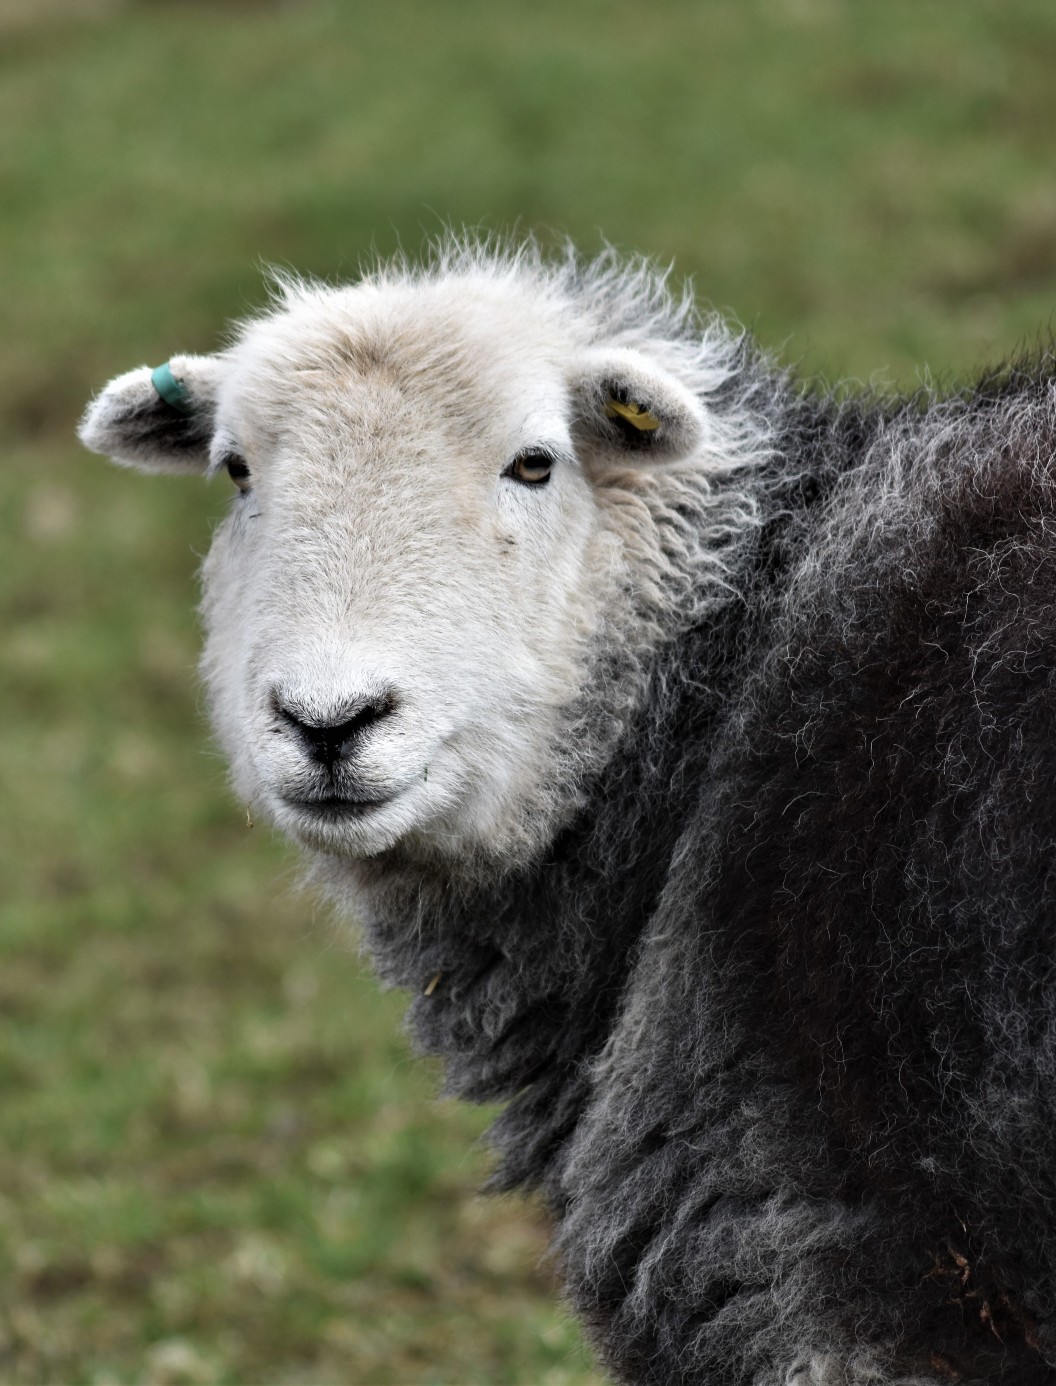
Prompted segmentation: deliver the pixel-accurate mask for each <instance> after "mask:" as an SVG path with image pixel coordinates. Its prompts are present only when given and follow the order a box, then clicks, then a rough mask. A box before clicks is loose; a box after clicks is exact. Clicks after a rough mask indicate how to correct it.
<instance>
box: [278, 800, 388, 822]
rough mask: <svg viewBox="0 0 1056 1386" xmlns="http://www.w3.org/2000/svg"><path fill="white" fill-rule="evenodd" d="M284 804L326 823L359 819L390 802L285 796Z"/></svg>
mask: <svg viewBox="0 0 1056 1386" xmlns="http://www.w3.org/2000/svg"><path fill="white" fill-rule="evenodd" d="M283 802H284V803H286V804H287V805H288V806H289V807H290V808H292V809H295V810H296V811H297V812H298V813H302V814H307V815H308V816H309V817H311V818H317V819H322V820H323V821H324V822H327V821H335V820H337V819H339V818H358V817H361V816H362V815H363V814H366V813H369V812H370V811H371V810H372V809H377V808H381V806H382V805H383V804H387V803H388V802H389V800H388V798H387V797H378V798H373V799H353V798H346V797H345V796H344V795H342V794H319V795H310V796H308V797H306V798H294V797H293V796H292V795H284V796H283Z"/></svg>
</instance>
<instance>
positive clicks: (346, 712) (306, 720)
mask: <svg viewBox="0 0 1056 1386" xmlns="http://www.w3.org/2000/svg"><path fill="white" fill-rule="evenodd" d="M271 701H272V707H273V708H274V709H275V712H276V714H277V715H278V717H279V719H280V721H282V722H284V723H285V724H286V726H288V727H291V728H292V729H293V731H295V732H296V733H297V736H298V738H299V739H300V742H301V744H302V745H303V747H304V749H305V750H306V751H307V752H308V754H309V755H310V756H311V758H312V760H314V761H317V762H318V763H319V764H320V765H325V766H326V768H327V769H328V770H332V769H333V767H334V766H335V765H336V764H337V763H338V761H340V760H347V759H348V758H349V757H350V756H351V755H352V754H353V750H354V747H355V743H356V741H357V740H358V738H359V737H360V735H361V734H362V733H363V732H364V731H366V729H367V728H368V727H370V726H373V725H374V723H375V722H377V721H379V720H380V719H381V718H382V717H386V716H388V714H389V713H390V712H392V710H393V709H394V708H395V706H396V700H395V698H394V697H393V696H392V694H391V693H387V692H386V693H381V694H373V693H372V694H370V695H369V696H368V697H364V698H356V699H352V700H346V701H345V702H343V703H341V704H340V705H339V706H337V707H335V708H334V709H333V710H332V712H330V713H329V714H328V713H325V712H324V713H320V711H319V710H318V709H317V708H314V707H312V708H308V707H306V706H305V705H304V704H303V703H301V702H299V701H298V700H297V699H295V698H292V697H290V696H284V695H283V694H282V693H280V692H278V691H277V690H276V692H274V693H273V694H272V700H271Z"/></svg>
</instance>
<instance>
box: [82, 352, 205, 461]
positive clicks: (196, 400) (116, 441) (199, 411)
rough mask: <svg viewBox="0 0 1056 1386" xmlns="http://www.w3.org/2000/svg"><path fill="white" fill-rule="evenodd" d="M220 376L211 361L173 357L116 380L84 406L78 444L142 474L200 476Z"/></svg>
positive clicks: (188, 357)
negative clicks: (153, 366) (160, 363)
mask: <svg viewBox="0 0 1056 1386" xmlns="http://www.w3.org/2000/svg"><path fill="white" fill-rule="evenodd" d="M220 373H221V363H220V359H219V358H218V357H216V356H174V357H173V358H172V360H171V361H168V362H166V363H165V365H164V366H157V367H155V368H154V369H153V370H151V368H150V367H149V366H140V367H139V368H138V369H137V370H134V371H128V372H127V373H126V374H125V375H119V376H118V377H117V378H116V380H111V382H110V384H109V385H108V386H107V387H106V389H105V390H103V392H102V394H100V395H97V396H96V398H95V399H94V400H93V401H92V402H91V404H90V405H89V406H88V409H87V411H86V412H85V415H84V418H83V419H82V420H81V426H80V429H79V430H78V432H79V434H80V439H81V442H82V443H83V444H84V445H85V447H86V448H90V449H91V450H92V452H101V453H102V454H103V455H104V456H105V457H110V458H112V459H113V460H114V461H115V462H119V463H121V465H122V466H125V467H136V468H138V470H139V471H142V472H171V473H175V474H177V475H186V474H187V473H188V472H204V471H205V470H206V468H207V467H208V465H209V444H210V443H211V441H212V437H213V425H214V418H215V414H216V397H217V392H218V390H219V386H220Z"/></svg>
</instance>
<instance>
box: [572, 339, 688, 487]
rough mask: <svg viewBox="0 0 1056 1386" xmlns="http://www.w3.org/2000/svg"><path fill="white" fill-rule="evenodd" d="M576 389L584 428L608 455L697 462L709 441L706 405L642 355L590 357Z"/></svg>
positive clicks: (617, 352) (596, 354) (598, 353)
mask: <svg viewBox="0 0 1056 1386" xmlns="http://www.w3.org/2000/svg"><path fill="white" fill-rule="evenodd" d="M570 384H571V386H572V392H573V395H574V397H575V399H576V401H577V406H578V407H577V423H578V428H579V430H580V431H581V433H582V434H583V435H584V438H585V440H586V441H588V442H589V443H590V444H591V445H592V447H593V448H594V449H600V450H601V451H602V453H603V454H606V453H607V454H608V455H609V456H615V457H620V456H623V457H625V458H626V460H628V461H633V462H644V461H656V462H674V461H678V460H679V459H680V458H684V457H689V456H691V455H692V454H693V453H694V452H696V451H697V450H698V449H699V448H700V446H701V444H702V443H703V441H704V438H705V436H706V432H707V421H706V418H705V415H704V410H703V408H702V407H701V405H700V401H699V400H698V399H697V398H696V396H695V395H694V394H693V393H692V391H690V390H688V389H687V388H686V387H685V386H684V385H683V384H681V382H679V381H678V380H676V379H675V378H674V377H673V376H672V375H671V374H670V373H669V372H667V371H665V370H664V369H663V367H661V366H658V365H656V364H655V363H654V362H652V361H650V360H649V358H648V357H646V356H644V355H642V353H640V352H637V351H632V350H630V349H622V350H613V351H602V350H598V351H593V352H590V353H589V354H588V355H587V356H586V357H585V358H584V359H583V360H582V361H581V362H580V363H579V365H578V367H577V369H576V371H575V372H574V374H573V376H572V379H571V381H570Z"/></svg>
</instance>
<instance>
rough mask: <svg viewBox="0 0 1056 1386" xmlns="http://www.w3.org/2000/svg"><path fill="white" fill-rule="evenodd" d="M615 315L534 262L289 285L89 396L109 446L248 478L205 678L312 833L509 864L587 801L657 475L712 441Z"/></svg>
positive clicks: (244, 753)
mask: <svg viewBox="0 0 1056 1386" xmlns="http://www.w3.org/2000/svg"><path fill="white" fill-rule="evenodd" d="M595 327H596V325H594V324H592V323H591V322H590V320H589V318H586V317H584V315H583V314H581V313H580V314H577V313H576V312H575V311H572V309H571V307H570V305H569V304H568V303H567V302H566V301H565V300H564V299H563V297H562V295H561V293H560V292H558V291H557V290H556V289H553V288H551V290H550V291H548V292H540V287H539V284H538V283H534V284H533V283H530V282H529V283H528V284H525V283H524V282H522V280H521V278H519V277H518V274H517V273H516V272H514V271H510V272H509V273H506V274H503V273H498V272H496V271H495V270H491V271H490V272H479V273H472V272H466V273H462V274H461V275H459V274H450V275H443V274H439V275H435V276H432V277H429V276H425V277H417V278H416V277H411V276H406V275H404V276H395V277H393V276H390V277H388V278H386V277H384V276H382V277H379V278H377V279H374V280H369V281H366V282H364V283H362V284H360V285H357V286H355V287H351V288H346V289H327V288H321V287H312V286H302V285H292V286H290V287H288V288H287V290H286V292H285V294H284V297H283V299H282V301H281V302H280V304H279V305H278V306H277V307H276V309H275V310H274V311H273V312H272V313H270V314H269V315H267V316H264V317H262V318H259V319H256V320H254V321H252V322H250V323H249V324H247V325H246V326H244V327H243V328H242V329H241V330H240V332H239V334H238V337H237V340H236V341H235V343H234V345H233V346H231V347H230V348H229V349H228V350H226V351H224V352H221V353H219V354H218V355H215V356H207V357H192V356H177V357H175V358H173V360H172V362H171V363H170V369H171V374H172V379H173V380H174V381H175V382H176V387H175V389H173V388H172V386H171V382H170V383H169V384H167V383H166V378H165V377H157V376H155V377H154V379H152V373H151V371H150V370H149V369H147V368H142V369H139V370H136V371H132V372H130V373H129V374H127V375H123V376H120V377H119V378H118V379H116V380H114V381H113V382H112V383H111V384H110V385H109V386H108V387H107V389H106V390H105V391H104V392H103V393H102V394H101V395H100V396H99V398H98V399H97V400H96V401H95V402H94V403H93V404H92V406H91V407H90V409H89V411H88V414H87V416H86V418H85V422H84V424H83V427H82V438H83V440H84V441H85V443H86V444H87V445H88V447H90V448H92V449H93V450H95V451H98V452H102V453H106V454H108V455H109V456H111V457H113V458H114V459H115V460H117V461H119V462H122V463H125V464H127V465H130V466H133V467H137V468H139V469H141V470H143V471H148V472H149V471H168V472H174V471H175V472H185V471H186V472H190V471H199V472H218V473H225V472H226V474H227V475H228V476H229V477H230V478H231V480H232V481H233V483H234V486H235V488H236V489H235V493H234V495H233V498H232V504H231V509H230V513H229V514H228V515H227V517H226V519H225V520H224V521H223V523H222V524H221V525H220V527H219V528H218V530H217V532H216V535H215V537H214V540H213V545H212V549H211V552H210V553H209V556H208V558H207V560H206V563H205V565H204V589H205V598H204V614H205V624H206V629H207V642H206V648H205V655H204V661H203V670H204V676H205V682H206V685H207V688H208V692H209V698H210V705H211V711H212V716H213V720H214V724H215V727H216V730H217V733H218V735H219V738H220V740H221V742H222V744H223V747H224V749H225V750H226V752H227V754H228V756H229V757H230V761H231V764H232V767H233V773H234V781H235V787H236V790H237V791H238V793H239V794H240V795H242V796H243V797H244V798H245V799H246V800H247V801H249V802H251V803H253V804H254V805H255V806H257V807H258V808H260V809H263V810H264V811H265V812H266V813H267V814H268V815H269V816H270V817H271V818H272V819H273V820H274V821H275V822H276V823H277V824H278V825H279V826H280V827H281V828H282V829H283V830H284V831H285V832H287V833H288V834H289V835H291V836H292V837H293V838H295V839H296V840H298V841H299V842H300V843H302V844H303V845H306V846H308V847H310V848H313V849H316V850H319V851H321V852H323V853H326V854H328V855H331V856H338V857H344V858H349V859H360V858H366V857H373V856H377V855H378V854H381V853H386V852H389V851H392V850H394V849H396V850H399V851H400V852H402V853H404V854H409V855H410V856H411V857H412V858H423V857H426V856H429V857H432V858H436V857H437V856H441V857H444V858H447V859H450V858H471V857H475V858H478V859H479V857H480V856H481V854H483V855H484V856H485V857H486V858H489V859H491V860H496V859H498V860H500V861H503V860H504V861H507V862H509V861H511V860H515V859H518V858H521V857H523V856H524V855H525V854H528V853H531V852H532V851H535V850H538V849H539V848H540V846H541V845H542V844H543V843H545V841H546V840H547V838H548V837H549V836H551V835H552V833H553V831H554V829H555V826H556V825H557V823H558V822H559V821H560V820H561V818H562V816H567V814H568V813H569V812H570V811H571V810H572V808H573V807H574V803H575V798H576V783H577V780H581V779H582V771H583V767H584V765H585V764H586V763H587V762H588V761H589V757H590V755H591V754H593V753H594V752H592V750H591V746H590V743H591V733H590V729H589V726H588V723H589V718H586V717H584V715H583V711H582V708H583V700H584V695H585V693H587V692H589V686H590V681H591V678H592V674H593V671H594V670H595V669H596V666H595V664H594V652H595V650H596V648H597V644H598V639H599V637H600V636H601V634H602V632H603V631H605V630H608V632H609V635H608V637H607V638H608V639H609V640H613V639H627V640H631V634H630V632H626V631H624V632H622V633H621V631H620V629H619V627H620V622H621V620H622V619H623V618H622V617H621V616H620V614H619V613H620V611H621V610H623V609H624V608H626V609H627V610H630V609H631V608H632V607H633V608H634V609H635V610H637V611H638V613H639V614H638V617H636V619H637V620H638V624H639V625H640V626H643V625H644V626H650V620H649V619H646V618H644V617H642V616H641V612H642V611H643V610H645V608H646V607H647V606H648V603H644V605H643V602H642V601H641V600H639V598H640V596H641V591H644V590H645V589H647V588H655V589H656V590H659V588H660V587H662V586H663V575H664V571H665V569H666V568H671V567H672V558H671V552H670V551H671V550H672V545H673V544H674V540H672V539H671V535H672V534H674V533H675V530H674V529H672V530H671V531H670V533H669V535H668V538H667V540H665V539H664V535H663V522H662V519H661V520H658V515H659V514H660V513H661V512H663V510H664V506H665V505H666V506H668V509H669V510H670V514H671V515H672V516H674V515H675V511H676V510H677V508H678V504H679V498H678V496H677V495H676V496H675V498H674V500H672V498H671V495H670V494H669V493H668V492H665V491H664V490H663V487H660V488H659V489H655V477H656V476H658V475H660V474H662V473H664V472H668V473H671V474H672V475H673V476H675V478H676V482H677V486H681V487H682V489H683V491H684V492H685V494H689V492H688V491H687V490H686V487H687V486H688V485H689V482H688V481H687V477H691V476H693V477H697V480H698V481H699V477H700V475H703V474H704V473H706V472H708V470H709V468H708V465H707V459H708V457H709V456H710V457H711V458H712V459H713V462H714V459H715V457H716V455H717V454H716V448H715V437H714V436H713V434H714V429H713V428H712V427H711V425H710V424H709V419H708V415H707V412H706V410H705V408H704V407H702V404H701V402H700V400H699V399H698V397H697V393H696V392H695V391H694V390H693V389H690V388H687V386H686V384H685V383H682V382H681V381H680V380H679V378H678V376H677V374H676V373H674V372H673V371H672V370H671V369H670V362H665V361H664V359H663V357H662V356H661V357H660V358H659V359H657V358H656V357H655V356H651V355H650V354H649V352H648V351H645V352H643V351H641V350H635V349H631V348H629V347H627V346H626V345H621V344H620V343H619V342H618V341H617V342H615V343H611V342H610V343H608V344H606V343H605V342H604V341H600V342H599V340H598V336H597V332H596V330H595ZM698 349H699V348H698ZM718 374H721V373H718ZM718 374H717V376H716V383H718ZM159 385H160V388H161V391H162V393H159ZM163 395H165V396H167V398H163ZM709 430H710V431H709ZM711 472H712V474H713V473H714V466H712V467H711ZM679 474H681V476H682V480H681V481H678V480H677V478H678V475H679ZM651 485H652V486H654V489H655V494H654V492H651V491H650V486H651ZM676 489H677V487H676ZM690 489H692V488H690ZM694 494H696V492H694ZM665 496H666V500H665V499H664V497H665ZM658 498H659V499H658ZM683 499H684V497H683ZM658 507H659V509H658ZM671 523H672V524H675V525H676V528H677V523H676V521H675V520H674V519H673V520H672V521H671ZM682 523H683V525H684V523H685V518H684V516H683V520H682ZM674 547H676V548H677V544H674ZM674 566H675V567H677V566H678V565H677V563H676V564H675V565H674ZM636 588H638V589H641V590H640V591H638V592H637V595H636ZM621 604H622V605H621ZM628 619H629V618H628ZM653 624H655V622H654V623H653ZM614 625H615V631H614ZM632 643H633V642H632ZM628 696H629V695H628ZM617 701H618V699H617ZM576 709H579V710H578V711H576ZM614 720H616V721H618V720H619V718H618V714H617V716H616V718H615V719H614V718H613V716H612V709H611V708H610V709H609V714H608V722H609V723H610V724H611V723H612V722H613V721H614ZM595 750H596V748H595Z"/></svg>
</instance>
